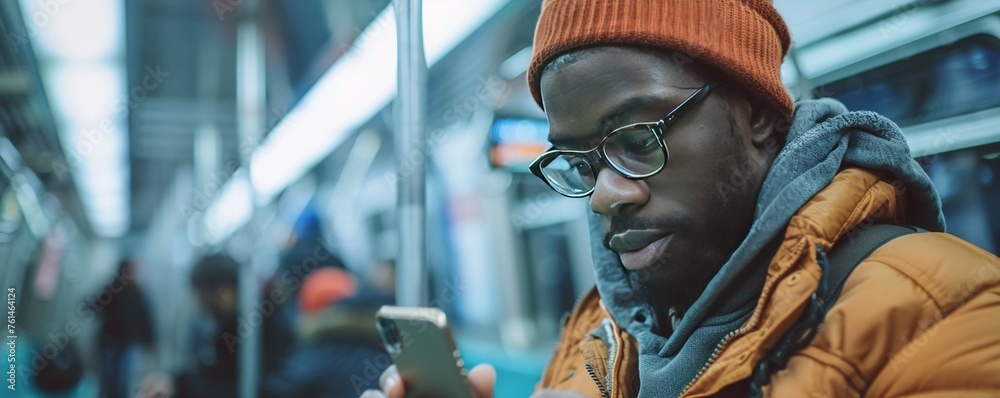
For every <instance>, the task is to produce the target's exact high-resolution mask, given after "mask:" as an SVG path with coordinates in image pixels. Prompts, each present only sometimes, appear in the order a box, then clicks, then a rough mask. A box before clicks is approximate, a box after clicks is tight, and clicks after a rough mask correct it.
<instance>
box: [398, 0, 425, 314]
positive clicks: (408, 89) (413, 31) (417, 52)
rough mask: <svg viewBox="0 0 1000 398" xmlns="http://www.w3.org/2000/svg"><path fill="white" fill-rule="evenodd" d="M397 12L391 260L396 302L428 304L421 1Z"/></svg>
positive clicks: (408, 0) (403, 2)
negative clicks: (394, 252)
mask: <svg viewBox="0 0 1000 398" xmlns="http://www.w3.org/2000/svg"><path fill="white" fill-rule="evenodd" d="M393 6H394V7H395V10H396V39H397V41H396V42H397V45H398V47H397V54H398V63H397V65H398V66H397V68H398V69H397V75H398V77H399V80H398V83H397V84H398V85H399V90H398V91H399V95H398V96H397V97H396V166H397V173H398V177H399V180H398V184H399V197H398V201H397V206H398V212H397V217H398V220H399V222H398V225H397V233H398V234H399V254H398V261H397V262H396V264H397V266H398V269H397V271H398V272H397V278H396V298H397V301H398V304H399V305H404V306H422V305H424V303H426V302H427V293H426V286H424V285H425V280H426V279H425V278H426V271H425V269H426V267H425V264H424V259H425V252H426V250H425V247H424V242H425V237H424V232H425V229H424V219H425V215H424V201H425V193H424V189H425V186H424V185H425V181H424V176H425V173H424V163H425V161H426V158H427V154H426V153H425V152H424V149H423V148H421V141H422V140H423V135H424V134H423V132H424V119H425V117H426V116H425V113H426V110H425V108H424V107H425V99H426V98H427V61H426V60H425V59H424V38H423V20H422V13H421V9H422V1H421V0H394V1H393Z"/></svg>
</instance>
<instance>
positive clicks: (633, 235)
mask: <svg viewBox="0 0 1000 398" xmlns="http://www.w3.org/2000/svg"><path fill="white" fill-rule="evenodd" d="M667 235H669V233H667V232H663V231H658V230H653V229H644V230H635V229H633V230H628V231H625V232H620V233H617V234H614V235H612V236H611V239H609V240H608V248H609V249H611V250H613V251H615V252H617V253H628V252H634V251H636V250H639V249H642V248H644V247H646V246H648V245H649V244H650V243H653V242H655V241H657V240H659V239H660V238H663V237H665V236H667Z"/></svg>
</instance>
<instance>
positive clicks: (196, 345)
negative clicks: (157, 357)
mask: <svg viewBox="0 0 1000 398" xmlns="http://www.w3.org/2000/svg"><path fill="white" fill-rule="evenodd" d="M238 280H239V263H237V262H236V260H234V259H233V258H232V257H229V256H227V255H223V254H215V255H210V256H207V257H204V258H202V259H201V260H199V261H198V262H197V264H195V266H194V268H193V269H192V271H191V285H192V287H193V288H194V292H195V296H196V298H197V301H198V306H199V307H200V308H201V309H202V310H203V311H204V315H207V316H201V317H199V318H198V319H196V320H195V322H194V324H193V325H192V340H191V343H192V351H191V352H192V353H193V355H194V364H193V366H192V367H190V368H188V369H185V370H184V371H182V372H181V373H180V374H179V375H178V376H177V381H176V392H177V396H178V397H181V398H188V397H195V398H200V397H213V398H215V397H219V398H227V397H236V389H237V375H238V363H239V362H238V356H239V347H238V343H239V341H241V340H238V339H237V338H236V336H239V334H238V333H237V302H236V298H237V291H238V290H237V289H238V286H239V284H238Z"/></svg>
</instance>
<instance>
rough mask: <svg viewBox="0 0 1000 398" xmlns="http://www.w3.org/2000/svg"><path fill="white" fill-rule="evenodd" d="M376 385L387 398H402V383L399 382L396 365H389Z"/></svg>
mask: <svg viewBox="0 0 1000 398" xmlns="http://www.w3.org/2000/svg"><path fill="white" fill-rule="evenodd" d="M378 385H379V387H380V388H382V392H383V393H385V395H386V397H388V398H403V392H404V391H403V383H401V382H400V378H399V370H397V369H396V365H390V366H389V367H388V368H386V369H385V372H382V375H381V376H379V378H378Z"/></svg>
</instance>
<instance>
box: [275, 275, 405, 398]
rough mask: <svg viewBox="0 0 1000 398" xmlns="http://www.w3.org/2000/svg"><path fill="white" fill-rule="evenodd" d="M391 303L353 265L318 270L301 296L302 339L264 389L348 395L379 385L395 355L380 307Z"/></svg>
mask: <svg viewBox="0 0 1000 398" xmlns="http://www.w3.org/2000/svg"><path fill="white" fill-rule="evenodd" d="M389 303H390V302H389V301H387V300H386V299H385V296H384V295H381V294H378V293H376V292H374V291H373V290H372V289H371V288H369V287H367V286H366V287H362V286H361V283H359V282H358V280H357V279H356V278H355V277H354V276H353V275H352V274H351V273H349V272H348V271H347V270H344V269H340V268H322V269H318V270H316V271H314V272H312V273H311V274H310V275H309V276H308V277H306V279H305V281H304V282H303V283H302V288H301V289H300V291H299V295H298V300H297V304H298V309H299V311H298V318H297V321H296V334H297V335H298V343H297V344H296V346H295V347H294V349H293V350H292V353H291V355H290V356H289V357H288V360H287V361H285V363H284V367H283V368H282V369H281V370H280V371H279V372H276V373H273V374H270V375H268V376H265V379H264V383H263V385H262V395H263V396H265V397H275V398H278V397H289V398H307V397H323V398H340V397H345V398H346V397H357V396H358V395H359V394H360V393H361V392H362V391H364V390H366V389H369V388H376V387H378V376H379V375H380V374H381V373H382V371H384V370H385V369H386V368H387V367H388V366H389V365H390V364H391V363H392V360H391V359H390V358H389V356H388V353H386V352H385V350H384V349H383V348H382V344H381V340H380V338H379V335H378V331H377V329H376V326H375V313H376V312H377V311H378V309H379V307H380V306H382V305H383V304H389Z"/></svg>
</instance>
